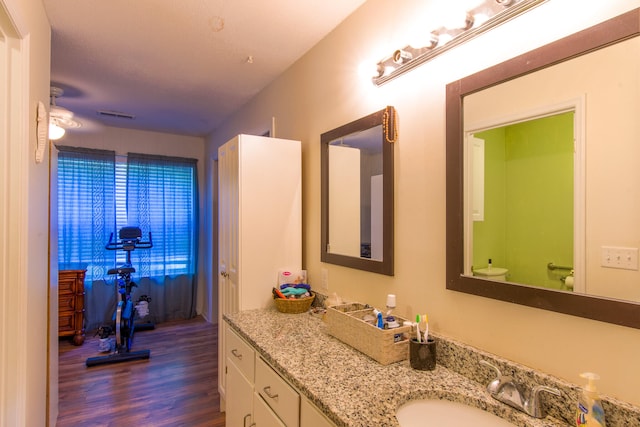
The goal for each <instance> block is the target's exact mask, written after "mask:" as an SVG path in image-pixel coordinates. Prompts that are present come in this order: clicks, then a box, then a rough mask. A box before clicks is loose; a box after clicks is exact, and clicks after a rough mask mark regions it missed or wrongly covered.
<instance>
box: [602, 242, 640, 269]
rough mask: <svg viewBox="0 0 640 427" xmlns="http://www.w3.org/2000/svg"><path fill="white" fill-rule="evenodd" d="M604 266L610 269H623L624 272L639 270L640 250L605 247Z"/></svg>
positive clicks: (603, 253)
mask: <svg viewBox="0 0 640 427" xmlns="http://www.w3.org/2000/svg"><path fill="white" fill-rule="evenodd" d="M602 266H603V267H608V268H621V269H624V270H637V269H638V248H618V247H614V246H603V247H602Z"/></svg>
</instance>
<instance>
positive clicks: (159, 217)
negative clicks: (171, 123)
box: [58, 147, 198, 281]
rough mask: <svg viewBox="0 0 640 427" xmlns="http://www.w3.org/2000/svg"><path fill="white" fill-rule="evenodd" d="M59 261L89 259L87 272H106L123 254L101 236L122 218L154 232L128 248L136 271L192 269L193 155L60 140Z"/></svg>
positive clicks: (160, 273) (157, 273) (96, 276)
mask: <svg viewBox="0 0 640 427" xmlns="http://www.w3.org/2000/svg"><path fill="white" fill-rule="evenodd" d="M59 149H60V150H61V151H60V155H59V162H58V199H59V206H58V216H59V226H58V228H59V262H60V263H86V264H88V265H89V268H88V271H87V280H89V281H91V280H100V279H104V278H105V276H106V272H107V271H108V269H109V268H112V267H113V266H115V265H119V264H122V263H123V262H124V261H125V260H126V253H125V252H123V251H108V250H106V249H105V244H106V243H107V242H108V240H109V236H110V234H111V233H113V236H114V239H116V238H117V236H118V234H117V232H118V230H120V228H122V227H123V226H126V225H132V226H138V227H140V228H141V229H142V233H143V239H146V236H148V233H151V235H152V238H153V245H154V246H153V248H152V249H150V250H141V251H133V252H132V253H131V259H132V263H133V264H134V266H135V267H136V270H138V271H137V272H136V273H137V274H136V275H137V276H141V277H154V278H155V277H158V278H162V277H165V276H176V275H180V274H195V270H196V259H197V224H198V215H197V212H198V203H197V200H198V198H197V178H196V177H197V174H196V161H195V160H193V159H181V158H169V157H162V156H150V155H143V154H134V153H130V154H129V155H128V156H116V155H115V153H114V152H110V151H99V150H88V149H75V148H71V147H59Z"/></svg>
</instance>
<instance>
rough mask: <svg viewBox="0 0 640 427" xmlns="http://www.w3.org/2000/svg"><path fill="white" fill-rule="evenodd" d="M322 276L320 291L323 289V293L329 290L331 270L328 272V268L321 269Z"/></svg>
mask: <svg viewBox="0 0 640 427" xmlns="http://www.w3.org/2000/svg"><path fill="white" fill-rule="evenodd" d="M320 274H321V279H320V281H321V283H320V289H322V290H323V291H328V290H329V270H327V269H326V268H322V269H320Z"/></svg>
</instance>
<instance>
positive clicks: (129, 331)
mask: <svg viewBox="0 0 640 427" xmlns="http://www.w3.org/2000/svg"><path fill="white" fill-rule="evenodd" d="M118 236H119V240H116V241H113V233H111V236H110V237H109V243H107V245H106V246H105V249H108V250H112V251H116V250H122V251H125V252H126V254H127V260H126V262H125V263H124V264H122V265H120V266H118V267H116V268H111V269H109V271H108V272H107V274H110V275H111V274H114V275H117V279H116V284H117V292H118V304H117V306H116V310H115V312H114V313H113V318H112V321H113V322H114V325H113V327H112V328H111V331H114V332H115V336H116V337H115V349H114V351H113V352H112V353H110V354H108V355H106V356H99V357H90V358H88V359H87V361H86V365H87V366H96V365H103V364H107V363H118V362H126V361H129V360H139V359H148V358H149V357H150V356H151V351H150V350H138V351H131V347H132V345H133V332H134V330H135V329H141V330H148V329H153V328H154V325H153V323H146V324H135V323H134V321H135V318H136V317H137V316H139V317H144V315H145V313H140V312H139V311H141V310H139V309H138V306H136V305H135V304H134V303H133V300H132V298H131V291H132V289H133V288H134V287H137V286H138V285H136V284H135V282H134V281H133V280H132V279H131V274H132V273H135V271H136V269H135V268H134V267H133V266H132V265H131V252H132V251H134V250H135V249H150V248H152V247H153V242H152V239H151V233H149V240H147V241H143V240H141V238H142V231H141V230H140V228H139V227H122V228H121V229H120V232H119V233H118ZM140 300H141V301H146V302H148V301H150V298H148V297H146V296H142V297H140ZM139 302H140V301H139ZM103 330H104V329H103Z"/></svg>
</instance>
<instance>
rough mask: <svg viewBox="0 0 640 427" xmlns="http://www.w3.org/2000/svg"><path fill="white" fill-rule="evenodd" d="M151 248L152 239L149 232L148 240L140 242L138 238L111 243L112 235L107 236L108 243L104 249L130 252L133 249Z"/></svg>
mask: <svg viewBox="0 0 640 427" xmlns="http://www.w3.org/2000/svg"><path fill="white" fill-rule="evenodd" d="M152 247H153V239H152V238H151V232H149V240H147V241H143V240H140V237H125V238H122V237H121V238H120V240H119V241H115V242H114V241H113V233H111V235H110V236H109V243H107V244H106V245H105V249H108V250H110V251H117V250H124V251H132V250H134V249H150V248H152Z"/></svg>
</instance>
